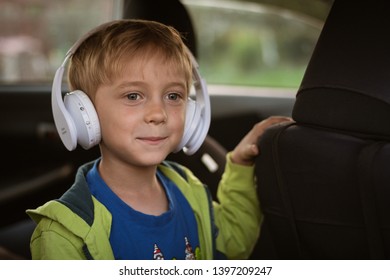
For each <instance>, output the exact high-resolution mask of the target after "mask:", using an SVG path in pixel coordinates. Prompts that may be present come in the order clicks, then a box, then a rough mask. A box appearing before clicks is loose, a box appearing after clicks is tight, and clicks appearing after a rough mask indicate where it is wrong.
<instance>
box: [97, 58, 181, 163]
mask: <svg viewBox="0 0 390 280" xmlns="http://www.w3.org/2000/svg"><path fill="white" fill-rule="evenodd" d="M186 104H187V88H186V80H185V76H184V74H183V73H182V72H180V71H179V70H178V69H175V67H172V65H171V64H169V63H164V62H163V60H162V59H161V58H160V57H159V56H157V55H154V56H153V57H151V58H148V59H142V60H140V59H137V58H133V59H129V60H128V61H127V62H125V68H124V71H123V73H121V75H120V76H117V77H115V78H114V79H113V81H112V83H110V84H106V85H102V86H100V87H99V88H98V90H97V92H96V95H95V99H94V105H95V108H96V111H97V114H98V116H99V121H100V126H101V132H102V142H101V144H100V147H101V152H102V156H103V157H104V158H105V159H109V160H120V161H122V162H124V163H126V164H130V165H136V166H151V165H157V164H159V163H161V161H163V160H164V159H165V158H166V156H167V155H168V154H169V153H171V152H172V151H173V150H175V148H176V147H177V146H178V145H179V143H180V140H181V138H182V136H183V131H184V123H185V109H186Z"/></svg>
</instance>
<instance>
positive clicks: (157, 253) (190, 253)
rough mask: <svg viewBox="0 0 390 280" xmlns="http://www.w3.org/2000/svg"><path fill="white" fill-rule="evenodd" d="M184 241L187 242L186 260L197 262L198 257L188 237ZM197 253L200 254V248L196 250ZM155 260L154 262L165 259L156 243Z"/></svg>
mask: <svg viewBox="0 0 390 280" xmlns="http://www.w3.org/2000/svg"><path fill="white" fill-rule="evenodd" d="M184 241H185V250H184V252H185V260H196V256H195V253H194V251H193V249H192V246H191V243H190V241H189V240H188V238H187V237H186V236H185V237H184ZM196 251H198V253H199V248H198V247H197V248H196ZM153 259H154V260H164V259H165V258H164V255H163V253H162V251H161V249H160V248H159V247H158V245H157V244H156V243H154V249H153ZM174 259H176V258H174Z"/></svg>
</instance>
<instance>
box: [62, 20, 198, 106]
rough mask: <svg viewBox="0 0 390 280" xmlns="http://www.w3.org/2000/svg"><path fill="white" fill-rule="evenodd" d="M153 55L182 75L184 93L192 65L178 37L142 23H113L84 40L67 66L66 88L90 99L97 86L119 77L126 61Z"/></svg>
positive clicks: (171, 30)
mask: <svg viewBox="0 0 390 280" xmlns="http://www.w3.org/2000/svg"><path fill="white" fill-rule="evenodd" d="M156 53H158V54H159V55H162V57H163V58H164V61H165V62H167V63H170V64H172V65H173V66H175V67H178V69H179V70H180V71H183V74H184V75H185V79H186V81H187V93H188V91H189V88H190V85H191V83H192V63H191V59H190V57H189V52H188V50H187V48H186V46H185V45H184V42H183V40H182V38H181V36H180V34H179V33H178V31H176V30H175V29H174V28H173V27H170V26H166V25H164V24H161V23H158V22H154V21H146V20H117V21H113V22H111V23H110V24H108V25H104V27H103V28H102V29H99V30H98V31H96V32H94V33H93V34H92V35H91V36H89V37H88V38H87V39H85V41H84V42H82V43H81V45H80V46H79V47H78V49H77V50H76V52H75V53H74V54H73V55H72V57H71V60H70V63H69V69H68V83H69V87H70V89H71V90H76V89H78V90H82V91H84V92H85V93H87V94H88V95H89V97H90V98H92V99H94V94H95V92H96V91H97V89H98V87H99V86H100V85H102V84H107V83H109V82H110V81H112V79H113V78H114V77H115V76H116V75H118V74H119V73H121V71H122V69H123V67H124V66H125V61H126V59H127V58H129V57H137V58H138V57H140V58H144V59H147V57H148V56H151V55H155V54H156Z"/></svg>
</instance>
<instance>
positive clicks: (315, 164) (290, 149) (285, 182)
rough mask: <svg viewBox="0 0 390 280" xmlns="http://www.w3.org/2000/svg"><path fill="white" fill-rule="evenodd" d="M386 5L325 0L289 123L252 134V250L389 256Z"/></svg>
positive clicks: (266, 254)
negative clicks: (256, 235) (255, 189)
mask: <svg viewBox="0 0 390 280" xmlns="http://www.w3.org/2000/svg"><path fill="white" fill-rule="evenodd" d="M389 8H390V4H389V2H387V1H379V0H377V1H372V2H366V1H353V2H350V1H341V0H336V1H335V2H334V3H333V6H332V9H331V11H330V13H329V15H328V18H327V20H326V22H325V25H324V27H323V30H322V32H321V35H320V38H319V40H318V43H317V45H316V47H315V50H314V52H313V55H312V58H311V60H310V62H309V65H308V67H307V70H306V73H305V75H304V78H303V80H302V83H301V86H300V89H299V91H298V93H297V96H296V102H295V105H294V108H293V114H292V116H293V119H294V122H291V123H288V124H284V125H279V126H275V127H273V128H271V129H270V130H268V131H267V132H266V133H265V134H264V136H263V138H262V139H261V141H260V143H259V145H260V149H261V151H262V154H261V156H260V157H259V159H258V161H257V168H258V170H257V172H258V174H260V175H258V186H259V196H260V200H261V205H262V209H263V211H264V213H265V217H264V222H263V225H262V231H263V232H262V233H264V234H262V235H261V238H260V241H259V244H258V245H259V246H258V247H257V250H258V256H259V258H265V259H389V258H390V219H389V217H390V52H389V50H390V41H389V40H388V38H387V37H388V28H389V26H390V17H389V15H388V11H389Z"/></svg>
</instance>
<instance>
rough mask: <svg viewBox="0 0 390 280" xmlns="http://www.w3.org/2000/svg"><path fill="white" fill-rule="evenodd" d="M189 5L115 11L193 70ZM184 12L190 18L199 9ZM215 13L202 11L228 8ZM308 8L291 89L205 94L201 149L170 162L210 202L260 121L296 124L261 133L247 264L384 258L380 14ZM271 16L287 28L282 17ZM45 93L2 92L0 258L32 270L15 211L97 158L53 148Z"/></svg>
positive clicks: (385, 137)
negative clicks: (309, 27) (162, 35)
mask: <svg viewBox="0 0 390 280" xmlns="http://www.w3.org/2000/svg"><path fill="white" fill-rule="evenodd" d="M187 2H191V1H179V0H164V1H155V0H122V1H120V5H121V6H120V7H121V12H120V15H121V16H120V17H122V18H142V19H149V20H156V21H160V22H162V23H165V24H169V25H172V26H173V27H175V28H176V29H177V30H179V31H180V32H181V33H182V34H183V35H184V38H185V41H186V43H187V46H188V47H189V49H190V50H191V51H192V53H193V54H194V56H195V57H196V58H197V59H198V62H200V68H201V70H202V63H201V61H202V59H204V58H202V56H201V53H202V49H201V47H200V46H201V44H200V41H207V40H206V37H205V36H203V35H202V34H197V32H198V31H199V29H197V26H195V24H194V20H193V18H194V14H192V13H190V10H189V5H188V3H187ZM192 2H195V4H194V6H195V7H197V4H198V5H200V4H199V3H200V2H207V1H198V2H197V1H192ZM212 2H213V1H212ZM214 2H215V3H212V4H211V7H213V5H216V6H218V5H219V4H220V5H222V4H223V5H227V6H229V5H230V2H229V1H222V0H221V1H218V0H215V1H214ZM242 2H249V6H248V9H249V10H250V9H257V6H253V5H254V4H257V3H258V2H260V3H262V4H266V5H270V4H275V3H273V2H275V1H242ZM276 2H284V4H285V5H287V6H288V7H289V8H292V9H293V8H294V7H295V8H296V7H300V8H302V7H303V6H304V7H306V6H307V7H309V6H310V7H311V5H304V3H305V2H307V1H304V0H302V1H300V0H297V1H276ZM312 2H317V5H320V6H321V7H324V8H323V9H322V10H323V13H322V14H321V15H319V16H318V18H319V19H317V20H318V21H319V22H321V23H322V24H320V25H318V26H319V27H318V26H317V27H316V28H317V30H318V36H319V37H318V41H317V37H315V48H314V46H313V50H312V49H311V48H310V47H307V46H306V45H305V46H306V47H307V48H308V50H307V52H308V53H309V54H311V53H312V55H310V57H311V58H310V61H308V64H307V68H306V67H305V72H304V76H303V78H302V82H301V83H300V85H298V86H299V87H297V88H289V87H281V88H271V87H266V88H264V89H254V88H253V87H240V86H232V87H231V86H229V85H228V86H225V85H218V84H217V85H215V84H209V85H208V89H209V93H210V101H211V108H212V120H211V126H210V129H209V133H208V136H207V137H206V140H205V141H204V143H203V145H202V146H201V148H200V149H199V150H198V151H197V152H196V153H195V154H194V155H192V156H188V155H185V154H184V153H183V152H179V153H175V154H172V155H170V156H169V157H168V160H173V161H177V162H178V163H181V164H183V165H185V166H187V167H189V168H190V169H191V170H192V171H193V172H194V174H195V175H196V176H197V177H199V178H200V179H201V180H202V181H203V182H204V183H205V184H206V185H207V186H208V187H209V188H210V190H211V193H212V195H213V197H214V199H216V200H217V198H216V189H217V186H218V182H219V179H220V177H221V175H222V173H223V171H224V165H225V160H226V159H225V157H226V154H227V152H228V151H230V150H232V149H233V148H234V147H235V145H236V144H237V143H238V142H239V140H240V139H241V138H242V137H243V136H244V135H245V134H246V133H247V132H248V131H249V130H250V129H251V128H252V127H253V125H254V124H256V123H257V122H259V121H261V120H263V119H265V118H266V117H268V116H271V115H284V116H292V117H293V119H294V122H292V123H289V124H286V125H283V126H276V127H274V128H272V129H270V130H269V131H268V132H267V133H266V134H265V135H264V137H263V138H262V140H261V142H260V143H259V147H260V149H261V151H262V152H261V156H260V157H259V158H258V160H257V162H256V176H257V179H258V190H259V199H260V202H261V206H262V211H263V212H264V221H263V224H262V229H261V235H260V238H259V241H258V243H257V244H256V246H255V248H254V250H253V253H252V256H251V257H250V259H383V258H389V257H390V256H389V253H388V252H389V250H390V244H389V239H388V238H387V235H389V224H388V223H387V221H386V217H387V216H386V214H385V213H387V212H388V210H389V209H388V207H389V206H388V205H389V203H388V199H387V197H388V196H386V194H388V191H387V190H386V188H385V185H386V183H388V182H389V180H390V177H389V173H388V172H387V173H386V170H387V169H386V163H388V158H389V157H388V156H389V152H390V149H389V147H390V146H389V145H388V141H389V139H390V136H389V125H388V124H387V123H386V120H387V119H389V118H387V117H388V114H389V112H390V111H389V108H388V105H389V103H390V99H389V97H388V96H387V93H386V89H387V87H386V86H387V83H388V82H387V81H388V79H386V78H387V76H386V69H387V68H386V66H387V65H388V64H389V63H388V62H389V61H388V59H387V57H386V50H388V49H389V47H390V46H389V45H388V43H387V42H386V40H385V36H384V34H386V26H388V24H389V22H388V21H389V19H388V17H386V13H385V11H386V8H387V6H386V5H387V4H385V3H384V1H383V3H379V4H373V3H371V4H368V3H354V5H353V8H351V5H350V3H348V1H341V0H335V1H333V0H315V1H314V0H313V1H312ZM294 3H295V4H294ZM259 7H260V6H259ZM259 9H260V8H259ZM308 9H309V8H308ZM270 11H271V14H272V13H274V14H282V15H284V16H285V17H287V18H290V17H292V14H291V13H288V12H283V11H284V10H274V9H270ZM313 22H314V21H313ZM280 28H282V27H280ZM200 35H202V36H200ZM263 35H264V34H263ZM213 36H216V35H213ZM271 37H272V36H271ZM271 37H270V38H271ZM71 43H72V42H70V44H71ZM202 43H203V42H202ZM0 45H1V41H0ZM308 45H310V44H308ZM67 46H68V45H65V46H64V48H66V47H67ZM219 48H220V49H221V51H222V50H223V48H222V46H219ZM264 49H265V47H264ZM264 52H265V51H264ZM0 53H1V48H0ZM297 53H298V54H299V52H297ZM270 57H273V56H272V52H270ZM207 59H209V57H207ZM249 59H251V57H250V58H249ZM206 70H207V69H206ZM387 72H388V71H387ZM50 92H51V84H42V85H41V84H39V85H34V86H14V85H7V84H1V83H0V134H1V137H0V141H1V145H2V147H3V159H4V162H6V164H5V165H3V168H2V171H1V182H0V211H1V212H2V213H4V214H3V215H2V219H1V222H0V259H31V255H30V251H29V241H30V240H29V239H30V236H31V234H32V231H33V229H34V227H35V224H34V222H32V221H31V220H30V219H29V218H28V217H27V215H26V213H25V210H26V209H31V208H35V207H38V206H39V205H42V204H43V203H45V202H46V201H48V200H50V199H55V198H58V197H60V196H61V195H62V194H63V193H64V192H65V191H66V190H67V189H68V188H69V187H70V186H71V184H72V183H73V180H74V175H75V172H76V170H77V168H78V167H79V166H80V165H82V164H83V163H85V162H88V161H91V160H94V159H96V158H97V157H98V156H99V150H98V147H94V148H92V149H90V150H83V149H81V148H77V149H76V150H75V151H72V152H69V151H67V150H66V149H65V148H64V147H63V145H62V143H61V140H60V138H59V136H58V134H57V131H56V129H55V126H54V125H53V116H52V111H51V103H50ZM63 92H66V85H63Z"/></svg>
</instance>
